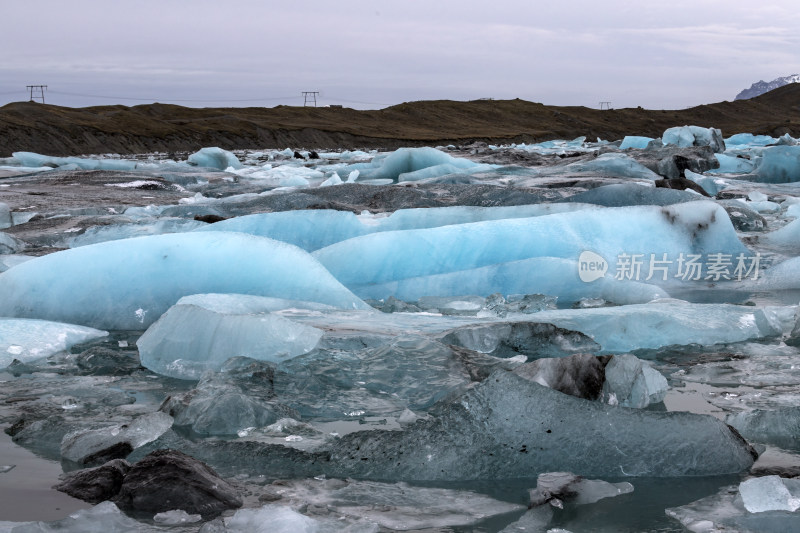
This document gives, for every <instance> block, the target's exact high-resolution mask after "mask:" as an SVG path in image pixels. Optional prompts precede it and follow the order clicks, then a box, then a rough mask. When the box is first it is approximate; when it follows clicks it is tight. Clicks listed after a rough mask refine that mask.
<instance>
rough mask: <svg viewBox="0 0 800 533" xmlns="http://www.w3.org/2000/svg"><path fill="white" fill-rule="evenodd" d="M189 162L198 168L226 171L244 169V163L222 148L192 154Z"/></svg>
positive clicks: (202, 149)
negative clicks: (229, 168) (228, 169)
mask: <svg viewBox="0 0 800 533" xmlns="http://www.w3.org/2000/svg"><path fill="white" fill-rule="evenodd" d="M188 161H189V163H190V164H192V165H196V166H198V167H207V168H216V169H217V170H225V169H226V168H228V167H233V168H234V169H237V170H238V169H240V168H242V163H241V162H240V161H239V158H237V157H236V156H235V155H233V154H232V153H231V152H229V151H227V150H223V149H222V148H217V147H213V148H201V149H200V151H198V152H195V153H193V154H191V155H190V156H189V158H188Z"/></svg>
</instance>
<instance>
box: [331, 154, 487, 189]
mask: <svg viewBox="0 0 800 533" xmlns="http://www.w3.org/2000/svg"><path fill="white" fill-rule="evenodd" d="M440 165H447V167H446V168H444V167H442V168H441V169H440V170H439V171H437V172H433V173H432V174H435V175H437V176H441V175H444V174H452V173H453V172H456V171H461V172H463V171H465V170H470V169H474V168H476V167H479V165H478V163H475V162H473V161H470V160H469V159H461V158H455V157H453V156H451V155H449V154H446V153H444V152H442V151H439V150H437V149H435V148H430V147H424V148H400V149H398V150H396V151H394V152H392V153H390V154H385V155H384V154H381V155H380V156H376V157H375V158H374V159H373V160H372V162H370V163H358V164H356V165H351V166H349V167H346V168H345V170H344V171H345V172H351V174H350V177H352V171H353V170H358V171H359V172H360V175H358V174H357V175H356V177H358V178H359V179H360V180H361V181H363V180H369V179H391V180H394V181H397V180H398V178H399V177H400V175H401V174H408V173H412V172H416V171H418V170H422V169H427V168H429V167H435V166H440ZM350 177H349V178H348V182H349V181H350ZM425 177H432V175H425ZM412 179H413V177H412ZM417 179H419V178H417Z"/></svg>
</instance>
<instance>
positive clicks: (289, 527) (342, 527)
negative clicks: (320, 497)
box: [213, 505, 378, 533]
mask: <svg viewBox="0 0 800 533" xmlns="http://www.w3.org/2000/svg"><path fill="white" fill-rule="evenodd" d="M220 521H221V522H222V527H221V528H219V527H218V528H215V529H213V531H215V532H219V533H336V532H342V533H377V532H378V525H377V524H374V523H371V522H367V521H360V522H357V523H353V522H352V521H343V520H337V519H335V518H328V519H322V518H320V519H314V518H311V517H308V516H305V515H302V514H300V513H298V512H297V511H294V510H292V509H290V508H288V507H284V506H281V505H265V506H263V507H260V508H257V509H239V510H238V511H236V513H234V515H233V516H230V517H225V518H222V519H220Z"/></svg>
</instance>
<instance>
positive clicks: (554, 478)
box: [530, 472, 633, 507]
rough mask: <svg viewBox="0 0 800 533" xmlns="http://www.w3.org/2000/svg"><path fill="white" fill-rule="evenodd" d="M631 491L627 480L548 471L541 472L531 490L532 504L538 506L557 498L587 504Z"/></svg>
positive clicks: (631, 487) (631, 488)
mask: <svg viewBox="0 0 800 533" xmlns="http://www.w3.org/2000/svg"><path fill="white" fill-rule="evenodd" d="M631 492H633V485H631V484H630V483H627V482H622V483H609V482H607V481H603V480H600V479H583V478H582V477H581V476H576V475H575V474H573V473H572V472H548V473H546V474H539V476H538V478H537V479H536V488H535V489H531V490H530V498H531V503H530V505H531V506H532V507H536V506H539V505H543V504H545V503H547V502H549V501H551V500H553V499H556V498H557V499H559V500H562V501H564V500H567V501H569V502H570V503H574V504H576V505H586V504H590V503H595V502H598V501H600V500H602V499H605V498H613V497H615V496H619V495H621V494H629V493H631Z"/></svg>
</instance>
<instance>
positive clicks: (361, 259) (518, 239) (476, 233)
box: [314, 201, 747, 299]
mask: <svg viewBox="0 0 800 533" xmlns="http://www.w3.org/2000/svg"><path fill="white" fill-rule="evenodd" d="M586 250H591V251H593V252H594V253H597V254H599V255H600V256H602V258H604V259H605V260H606V261H607V263H608V270H609V271H610V272H614V271H616V267H617V264H618V260H619V257H620V255H621V254H636V253H640V254H643V257H642V259H643V264H642V271H643V272H647V269H648V266H649V260H650V256H649V255H648V254H649V253H655V252H657V253H658V254H662V255H663V254H666V255H667V256H668V257H674V258H677V257H679V255H680V254H687V253H692V254H701V255H704V254H707V253H718V252H721V253H725V254H731V255H732V256H734V257H735V256H736V254H739V253H742V254H746V253H747V249H746V248H745V247H744V246H743V245H742V244H741V242H740V241H739V239H738V237H737V236H736V233H735V231H734V229H733V225H732V224H731V222H730V219H729V218H728V215H727V213H726V212H725V210H724V209H723V208H722V207H720V206H719V205H717V204H716V203H713V202H706V201H702V202H688V203H684V204H677V205H673V206H669V207H628V208H609V209H591V210H581V211H576V212H571V213H559V214H553V215H549V216H543V217H533V218H524V219H513V220H496V221H488V222H476V223H471V224H459V225H453V226H443V227H438V228H430V229H422V230H407V231H391V232H384V233H378V234H372V235H365V236H362V237H356V238H353V239H349V240H347V241H343V242H339V243H336V244H333V245H331V246H327V247H325V248H322V249H320V250H317V251H316V252H314V257H316V258H317V259H319V261H320V262H321V263H322V264H323V265H325V267H326V268H327V269H328V270H329V271H330V272H331V273H332V274H333V275H334V276H335V277H336V278H337V279H338V280H339V281H341V282H342V283H343V284H344V285H346V286H348V287H352V288H356V287H359V286H360V287H364V288H367V287H369V286H370V285H377V284H381V283H387V282H393V281H400V280H404V279H407V278H414V277H419V276H432V275H434V274H444V273H448V272H456V271H462V270H469V269H474V268H480V267H485V266H490V265H497V264H499V263H506V262H510V261H518V260H522V259H528V258H534V257H558V258H562V259H571V260H575V259H577V258H578V257H579V256H580V255H581V253H582V252H584V251H586ZM629 256H630V255H629ZM354 257H358V261H353V260H352V258H354ZM655 257H656V258H659V257H662V256H659V255H656V256H655ZM669 269H671V270H670V271H669V277H668V279H671V278H672V277H674V276H675V275H676V273H677V264H672V265H671V266H670V267H669V268H668V270H669ZM661 274H663V273H661ZM609 275H610V274H609ZM658 277H662V276H660V275H659V276H658ZM658 277H656V278H655V279H654V281H655V282H658ZM663 277H667V276H663ZM651 282H652V281H651ZM464 292H470V293H473V294H480V293H479V292H477V291H473V290H468V291H464V290H462V291H460V293H461V294H463V293H464ZM491 292H503V291H501V290H498V289H495V290H492V291H491ZM519 292H524V293H533V292H544V293H547V292H548V291H530V290H529V291H519ZM384 296H388V294H386V295H383V296H379V298H382V297H384ZM373 297H374V296H373ZM402 299H407V298H402Z"/></svg>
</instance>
